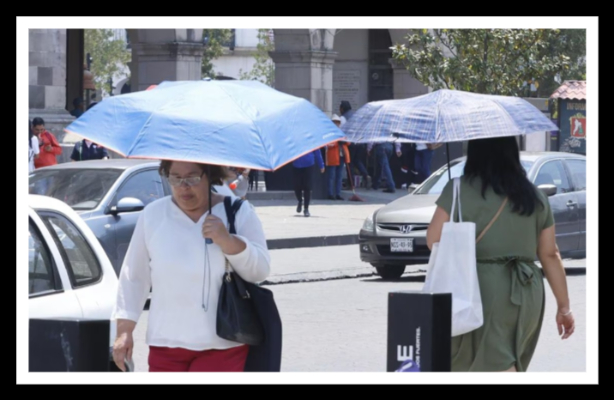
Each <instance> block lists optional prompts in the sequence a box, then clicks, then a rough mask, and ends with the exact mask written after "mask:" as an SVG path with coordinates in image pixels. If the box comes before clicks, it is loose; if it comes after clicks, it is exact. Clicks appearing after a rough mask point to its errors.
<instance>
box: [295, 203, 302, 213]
mask: <svg viewBox="0 0 614 400" xmlns="http://www.w3.org/2000/svg"><path fill="white" fill-rule="evenodd" d="M301 211H303V203H298V206H296V212H297V213H300V212H301Z"/></svg>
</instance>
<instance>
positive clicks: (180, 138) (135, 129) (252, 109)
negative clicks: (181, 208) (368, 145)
mask: <svg viewBox="0 0 614 400" xmlns="http://www.w3.org/2000/svg"><path fill="white" fill-rule="evenodd" d="M150 89H151V88H150ZM66 131H67V132H71V133H74V134H76V135H79V136H81V137H84V138H86V139H89V140H91V141H93V142H95V143H98V144H100V145H103V146H105V147H107V148H109V149H111V150H113V151H115V152H117V153H119V154H121V155H123V156H125V157H129V158H150V159H167V160H176V161H188V162H200V163H209V164H216V165H225V166H226V165H227V166H235V167H243V168H252V169H263V170H276V169H278V168H280V167H281V166H283V165H285V164H287V163H289V162H291V161H293V160H294V159H296V158H298V157H300V156H302V155H304V154H306V153H308V152H310V151H313V150H314V149H317V148H320V147H323V146H325V145H327V144H329V143H332V142H335V141H337V140H339V139H343V138H344V134H343V132H342V131H341V130H340V129H339V128H338V127H337V126H336V125H335V124H334V123H333V122H332V121H331V120H330V118H329V117H328V116H327V115H326V114H324V113H323V112H322V111H321V110H320V109H319V108H317V107H316V106H315V105H313V104H312V103H310V102H309V101H307V100H305V99H302V98H299V97H295V96H291V95H288V94H285V93H282V92H279V91H277V90H275V89H272V88H270V87H269V86H267V85H265V84H263V83H260V82H257V81H229V80H228V81H212V80H207V81H205V80H203V81H177V82H163V83H161V84H160V85H158V86H157V87H155V88H153V89H151V90H146V91H140V92H136V93H130V94H125V95H120V96H113V97H109V98H107V99H105V100H104V101H102V102H100V103H99V104H98V105H97V106H96V107H94V108H92V109H91V110H88V111H87V112H85V113H84V114H83V115H82V116H81V117H79V118H78V119H77V120H75V121H74V122H73V123H71V124H70V125H69V126H68V127H66Z"/></svg>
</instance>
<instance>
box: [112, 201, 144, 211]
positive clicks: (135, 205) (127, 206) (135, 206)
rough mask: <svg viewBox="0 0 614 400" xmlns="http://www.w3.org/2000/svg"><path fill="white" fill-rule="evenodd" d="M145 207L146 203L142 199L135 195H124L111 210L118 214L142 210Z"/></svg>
mask: <svg viewBox="0 0 614 400" xmlns="http://www.w3.org/2000/svg"><path fill="white" fill-rule="evenodd" d="M144 208H145V204H143V202H142V201H141V200H139V199H136V198H134V197H124V198H123V199H121V200H120V201H119V202H118V203H117V205H116V206H113V207H111V210H110V212H111V214H113V215H117V214H119V213H125V212H136V211H141V210H143V209H144Z"/></svg>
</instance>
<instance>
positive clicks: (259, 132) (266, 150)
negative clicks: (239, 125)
mask: <svg viewBox="0 0 614 400" xmlns="http://www.w3.org/2000/svg"><path fill="white" fill-rule="evenodd" d="M218 87H219V88H220V90H221V91H222V92H224V93H225V94H226V96H228V98H229V99H230V100H232V102H233V103H235V105H236V106H237V108H238V109H239V111H240V112H241V113H242V114H243V115H244V116H245V118H247V119H249V120H250V121H251V122H252V125H253V126H254V127H255V128H256V130H257V131H258V139H260V143H261V144H262V148H263V150H264V153H265V154H266V159H267V160H268V161H270V157H269V156H270V154H269V150H268V149H267V148H266V146H265V145H264V140H263V137H262V131H261V130H260V128H259V127H258V125H256V123H255V122H254V120H253V119H252V118H250V117H249V116H248V115H247V114H246V113H245V111H243V109H242V108H241V107H240V106H239V104H238V103H237V101H236V100H235V98H234V97H232V96H231V95H230V94H229V93H228V92H227V91H226V90H225V89H224V88H223V87H221V86H218ZM269 168H271V169H273V166H272V165H269Z"/></svg>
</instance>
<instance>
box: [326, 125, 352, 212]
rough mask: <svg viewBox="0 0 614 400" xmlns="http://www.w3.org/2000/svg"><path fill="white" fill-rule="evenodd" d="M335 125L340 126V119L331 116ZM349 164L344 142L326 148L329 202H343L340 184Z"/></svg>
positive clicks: (348, 155)
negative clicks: (346, 165)
mask: <svg viewBox="0 0 614 400" xmlns="http://www.w3.org/2000/svg"><path fill="white" fill-rule="evenodd" d="M332 120H333V122H334V123H335V125H337V126H340V125H341V118H339V116H338V115H337V114H333V118H332ZM349 162H350V150H349V149H348V144H347V143H346V142H335V143H333V144H329V145H328V146H326V166H327V167H330V168H327V170H328V198H329V200H345V199H344V198H343V197H341V182H342V180H343V168H345V164H346V163H348V164H349Z"/></svg>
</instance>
